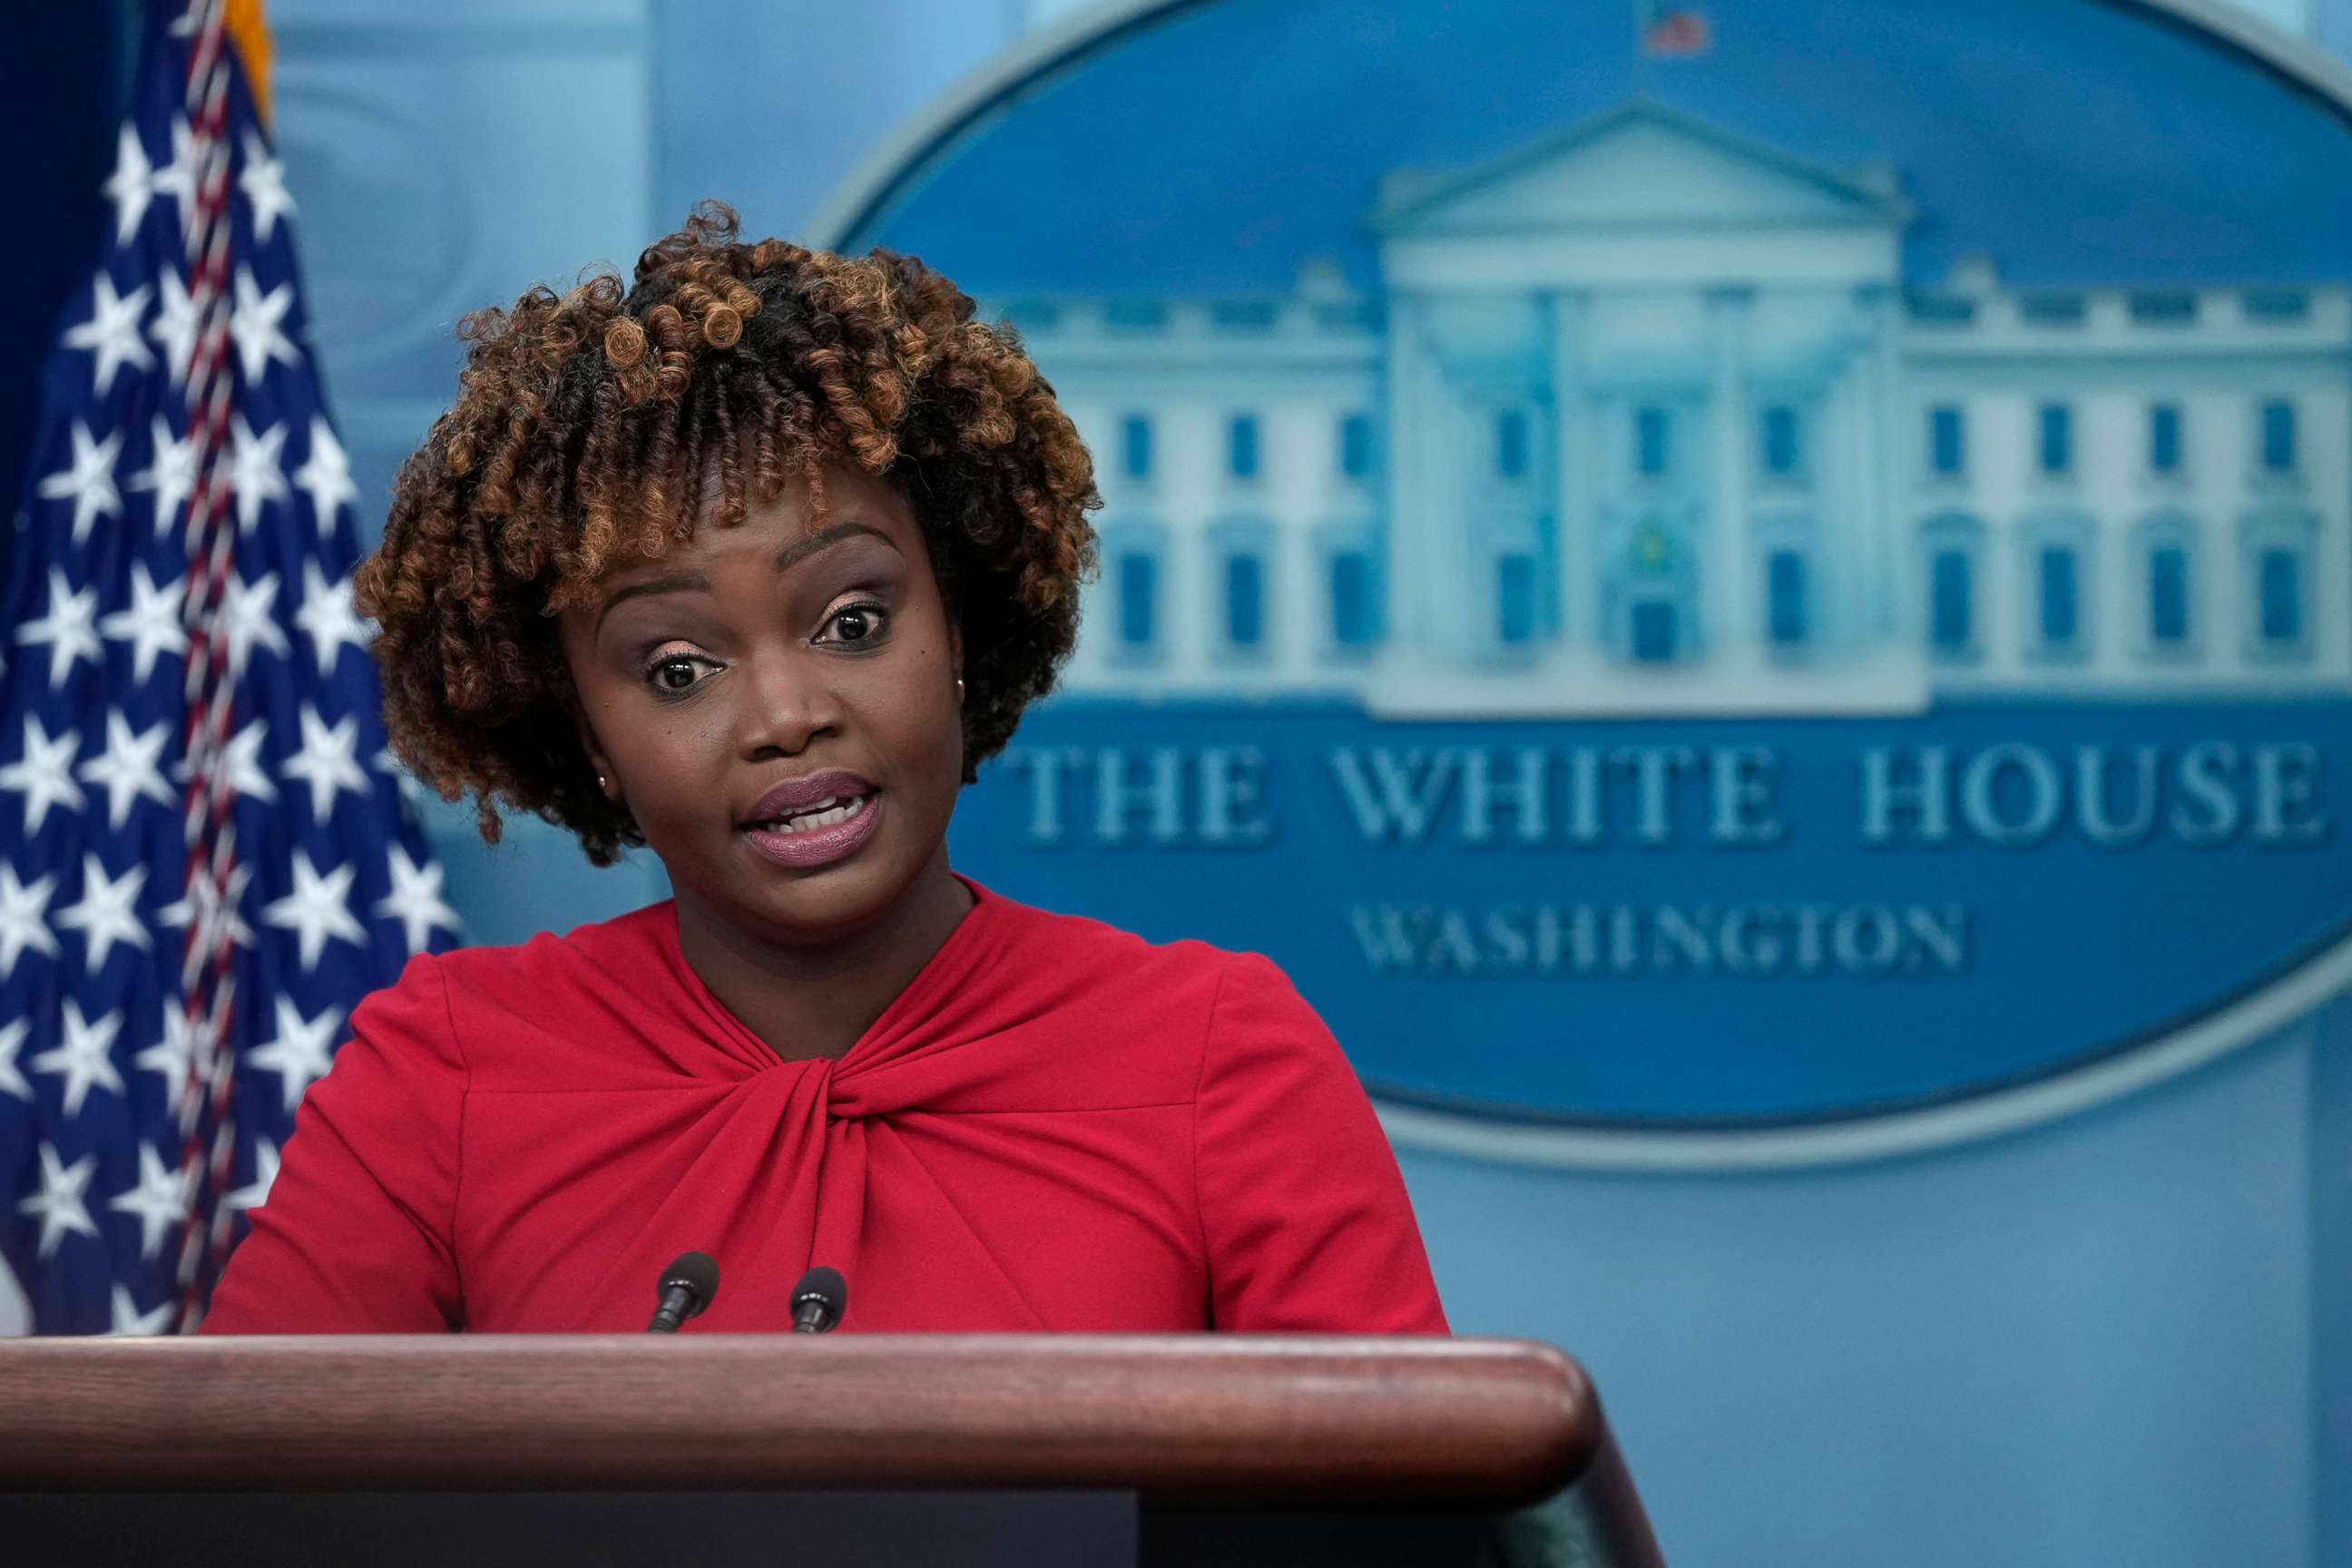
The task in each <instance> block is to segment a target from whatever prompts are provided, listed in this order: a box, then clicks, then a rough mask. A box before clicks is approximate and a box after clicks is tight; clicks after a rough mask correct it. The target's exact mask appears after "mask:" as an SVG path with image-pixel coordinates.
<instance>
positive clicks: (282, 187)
mask: <svg viewBox="0 0 2352 1568" xmlns="http://www.w3.org/2000/svg"><path fill="white" fill-rule="evenodd" d="M236 188H237V189H238V190H241V191H243V192H244V193H245V199H246V200H247V201H248V202H250V203H251V204H252V205H253V232H254V234H255V235H256V236H257V237H259V238H260V240H261V242H262V243H263V244H265V245H267V244H268V242H269V236H270V233H271V231H273V230H274V229H276V228H277V226H278V218H279V217H280V216H283V215H284V214H287V213H290V212H292V211H293V210H294V198H293V197H292V196H290V195H287V194H286V165H285V164H283V163H279V162H278V160H277V159H275V158H273V157H271V156H270V155H269V148H268V144H267V143H265V142H263V141H262V140H261V138H260V137H258V136H256V135H255V134H253V132H249V131H248V132H246V135H245V173H244V174H240V175H238V176H237V180H236Z"/></svg>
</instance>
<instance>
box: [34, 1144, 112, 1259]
mask: <svg viewBox="0 0 2352 1568" xmlns="http://www.w3.org/2000/svg"><path fill="white" fill-rule="evenodd" d="M97 1170H98V1156H97V1155H95V1154H84V1155H83V1156H82V1157H81V1158H80V1159H79V1160H76V1161H75V1162H74V1163H73V1164H72V1165H71V1166H70V1167H68V1165H67V1164H66V1163H65V1162H63V1161H62V1160H59V1159H58V1150H57V1145H56V1144H54V1143H44V1144H42V1145H41V1190H40V1191H39V1192H37V1193H35V1194H33V1195H32V1196H31V1197H29V1198H26V1200H25V1201H24V1202H22V1203H20V1204H18V1205H16V1212H17V1213H18V1214H28V1215H38V1216H39V1218H40V1221H41V1248H40V1252H41V1258H43V1260H44V1261H46V1260H47V1258H48V1257H49V1256H50V1254H52V1253H54V1252H56V1251H57V1249H58V1243H59V1242H61V1241H63V1240H64V1239H65V1238H66V1236H67V1233H68V1232H71V1233H72V1234H73V1235H75V1236H88V1237H95V1236H97V1235H98V1226H95V1225H93V1224H91V1223H90V1217H89V1208H88V1207H87V1206H86V1205H84V1204H83V1202H82V1196H81V1194H82V1191H83V1189H84V1188H86V1187H88V1186H89V1178H90V1177H91V1175H92V1174H93V1173H96V1172H97Z"/></svg>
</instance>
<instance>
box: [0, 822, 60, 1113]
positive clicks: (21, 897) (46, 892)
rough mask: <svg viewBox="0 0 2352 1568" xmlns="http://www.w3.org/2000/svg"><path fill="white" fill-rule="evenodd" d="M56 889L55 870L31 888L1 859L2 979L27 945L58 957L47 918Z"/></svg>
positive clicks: (1, 1067)
mask: <svg viewBox="0 0 2352 1568" xmlns="http://www.w3.org/2000/svg"><path fill="white" fill-rule="evenodd" d="M57 889H58V879H57V875H56V873H54V872H52V873H51V874H50V875H48V876H46V877H43V878H41V879H39V880H37V881H36V882H35V883H34V884H33V885H32V886H31V887H29V888H28V887H26V886H25V884H24V883H22V882H20V881H18V880H16V867H14V866H11V865H9V864H7V863H6V862H5V861H0V980H5V979H7V978H8V976H10V975H11V974H14V973H16V960H17V959H18V958H20V957H22V956H23V955H24V952H25V950H26V948H28V947H29V948H31V949H32V950H33V951H34V952H38V953H41V954H43V955H45V956H47V957H49V958H55V957H57V955H58V939H57V933H56V932H54V931H50V930H49V922H48V910H49V898H50V895H51V894H53V893H55V892H56V891H57ZM16 1081H17V1082H19V1083H22V1082H23V1081H24V1080H23V1079H17V1080H16ZM7 1087H8V1076H7V1073H6V1071H5V1063H0V1089H5V1088H7Z"/></svg>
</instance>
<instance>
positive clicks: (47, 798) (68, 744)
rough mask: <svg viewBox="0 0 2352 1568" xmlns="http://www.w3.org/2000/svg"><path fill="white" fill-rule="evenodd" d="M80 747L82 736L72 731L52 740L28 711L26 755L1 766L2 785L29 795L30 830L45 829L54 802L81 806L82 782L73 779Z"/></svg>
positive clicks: (0, 778)
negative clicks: (43, 820)
mask: <svg viewBox="0 0 2352 1568" xmlns="http://www.w3.org/2000/svg"><path fill="white" fill-rule="evenodd" d="M80 750H81V737H80V736H79V735H77V734H75V733H74V732H73V731H70V730H68V731H66V732H65V733H64V734H62V735H59V736H58V738H57V739H56V740H54V741H52V740H50V739H49V734H48V731H46V730H44V729H42V728H41V721H40V720H38V719H37V718H35V717H33V716H32V715H30V714H27V715H26V718H25V755H24V758H23V760H21V761H19V762H14V763H9V764H8V765H7V766H6V767H5V768H0V789H12V790H15V791H16V792H17V793H18V794H20V795H23V796H24V797H25V831H26V833H28V834H29V833H38V832H39V831H40V830H41V821H42V819H43V818H44V817H46V816H48V815H49V807H50V806H52V805H63V806H68V807H70V808H71V809H73V810H75V811H79V810H80V809H81V807H82V799H83V797H82V793H81V785H79V784H76V783H74V781H73V760H74V753H75V752H79V751H80Z"/></svg>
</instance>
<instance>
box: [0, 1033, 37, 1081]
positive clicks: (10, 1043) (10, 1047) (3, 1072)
mask: <svg viewBox="0 0 2352 1568" xmlns="http://www.w3.org/2000/svg"><path fill="white" fill-rule="evenodd" d="M30 1027H31V1026H30V1025H28V1024H26V1022H25V1020H24V1019H22V1018H18V1019H16V1020H15V1021H14V1022H12V1023H9V1024H6V1025H4V1026H0V1093H5V1094H13V1095H15V1096H16V1098H17V1099H18V1100H31V1099H32V1098H33V1086H32V1085H31V1084H29V1083H26V1081H25V1075H24V1074H23V1073H21V1072H19V1071H17V1070H16V1053H17V1052H18V1051H21V1050H23V1049H24V1048H25V1033H26V1030H27V1029H28V1028H30Z"/></svg>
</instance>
